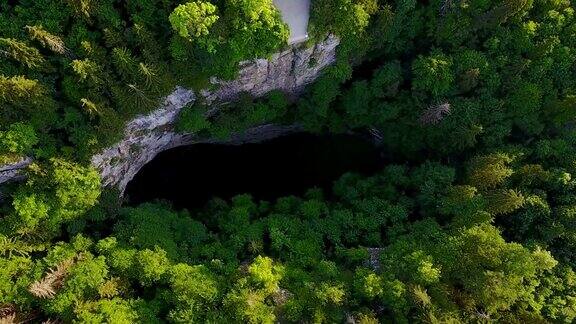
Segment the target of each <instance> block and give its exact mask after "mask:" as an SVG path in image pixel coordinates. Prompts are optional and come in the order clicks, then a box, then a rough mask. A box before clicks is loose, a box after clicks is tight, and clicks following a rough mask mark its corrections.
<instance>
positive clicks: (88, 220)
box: [0, 0, 576, 324]
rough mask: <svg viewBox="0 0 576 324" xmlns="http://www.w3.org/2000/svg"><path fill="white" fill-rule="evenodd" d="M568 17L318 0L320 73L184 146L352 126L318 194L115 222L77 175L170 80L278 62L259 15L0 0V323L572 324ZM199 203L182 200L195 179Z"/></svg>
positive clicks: (152, 5) (438, 3)
mask: <svg viewBox="0 0 576 324" xmlns="http://www.w3.org/2000/svg"><path fill="white" fill-rule="evenodd" d="M574 11H575V5H574V4H572V3H571V1H570V0H428V1H424V0H421V1H417V0H312V8H311V21H310V26H309V33H310V41H309V43H310V44H304V45H301V46H306V45H308V46H310V45H311V44H312V43H315V42H319V41H322V40H323V39H325V38H326V37H327V36H328V35H330V34H335V35H337V36H339V37H340V38H341V44H340V45H339V47H338V58H337V62H336V64H334V65H333V66H331V67H329V68H327V69H326V70H325V72H324V73H323V75H322V76H321V77H320V78H319V79H318V80H317V81H316V82H315V83H314V84H312V85H310V86H309V87H308V88H307V89H306V91H305V93H304V95H303V96H302V97H301V98H299V99H298V100H297V101H296V102H290V101H288V100H287V98H285V97H284V95H283V94H282V93H279V92H272V93H270V94H269V95H268V96H266V97H264V98H260V99H253V98H243V99H242V100H241V101H239V102H237V103H235V104H234V105H233V106H230V107H228V106H227V107H226V109H224V108H223V109H222V111H221V112H219V113H218V114H217V115H216V116H213V115H212V116H208V115H207V114H206V113H205V112H206V110H207V109H208V107H205V106H203V105H202V104H196V105H193V106H190V107H187V108H186V109H185V110H184V111H183V112H182V114H181V116H180V120H179V124H178V125H177V126H178V127H177V128H178V130H180V131H193V132H196V133H198V134H201V135H202V136H207V137H219V138H226V137H227V136H229V135H230V134H232V133H236V132H242V131H243V130H245V129H247V128H249V127H251V126H255V125H259V124H263V123H286V124H294V123H296V124H301V125H303V127H304V128H305V129H306V130H307V131H309V132H316V133H345V132H349V131H354V130H366V129H370V130H372V131H374V132H377V133H378V134H379V137H381V142H382V143H381V149H382V150H383V151H384V152H386V154H388V155H389V156H393V157H394V158H393V162H391V163H390V164H389V165H387V166H385V167H384V168H383V169H382V170H381V171H380V172H378V173H377V174H375V175H372V176H361V175H358V174H352V173H349V174H346V175H344V176H343V177H342V178H341V179H339V180H338V181H336V182H335V183H334V185H333V188H332V190H330V191H323V190H320V189H315V188H310V190H309V191H308V192H307V193H306V194H305V195H303V196H302V197H295V196H291V197H283V198H279V199H277V200H276V201H269V202H268V201H256V200H255V199H253V198H252V197H251V196H250V195H249V194H244V195H240V196H237V197H235V198H234V199H232V200H230V201H226V200H222V199H219V198H217V197H215V198H214V199H213V200H212V201H210V202H209V203H208V204H207V205H206V206H205V207H204V208H202V209H199V210H190V211H188V210H174V209H173V208H171V206H170V205H169V203H167V202H151V203H147V204H144V205H141V206H138V207H125V206H122V204H121V202H120V201H118V198H117V197H118V194H117V193H116V192H114V191H112V190H108V189H106V190H103V189H102V188H101V185H100V179H99V175H98V172H97V171H96V170H94V169H93V168H92V167H90V165H89V158H90V156H91V155H92V154H94V153H96V152H98V151H99V150H101V149H102V148H103V147H106V146H108V145H111V144H113V143H115V142H116V141H118V140H119V139H120V138H121V136H122V130H123V127H124V125H125V123H126V121H128V120H130V119H131V118H133V117H135V116H137V115H139V114H143V113H146V112H149V111H151V110H153V109H154V108H156V107H157V106H158V104H159V102H160V100H161V99H162V97H163V96H165V95H167V94H169V93H170V92H171V91H172V90H173V89H174V87H175V86H176V85H180V86H184V87H188V88H191V89H196V90H198V89H202V88H204V87H206V86H207V85H208V84H209V82H207V80H208V79H209V77H210V76H218V77H220V78H223V79H233V78H234V77H235V75H236V74H237V72H238V63H239V62H241V61H244V60H249V59H253V58H266V57H269V56H270V55H272V54H273V53H275V52H278V51H280V50H282V49H284V48H286V47H287V46H288V45H287V39H288V34H289V31H288V27H287V25H286V24H284V23H283V22H282V20H281V18H280V14H279V12H278V11H277V10H276V9H275V7H274V6H273V4H272V0H198V1H175V0H126V1H119V0H0V162H2V164H3V163H9V162H13V161H18V160H20V159H21V158H22V157H23V156H31V157H33V158H34V163H33V164H32V165H30V166H29V167H28V169H27V170H26V175H27V179H26V180H25V181H23V182H14V183H10V184H8V185H4V186H3V187H2V188H1V191H2V197H1V200H2V205H1V207H0V323H20V322H30V321H31V322H43V321H46V322H47V323H53V322H64V323H68V322H76V323H161V322H171V323H172V322H173V323H274V322H288V323H291V322H299V323H364V324H367V323H379V322H382V323H413V322H425V323H459V322H472V323H489V322H503V323H546V322H566V323H570V322H574V321H576V272H575V271H574V269H575V268H576V180H575V179H572V177H573V175H576V132H575V131H574V118H575V117H576V111H575V109H576V64H575V63H576V17H575V12H574ZM190 185H194V184H190Z"/></svg>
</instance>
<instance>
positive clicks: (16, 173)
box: [0, 156, 32, 184]
mask: <svg viewBox="0 0 576 324" xmlns="http://www.w3.org/2000/svg"><path fill="white" fill-rule="evenodd" d="M31 163H32V159H31V158H30V157H27V156H26V157H23V158H22V159H21V160H20V161H17V162H14V163H10V164H4V165H0V184H3V183H6V182H12V181H21V180H23V179H25V178H26V176H25V175H23V174H22V171H23V170H24V169H25V168H27V167H28V166H29V165H30V164H31Z"/></svg>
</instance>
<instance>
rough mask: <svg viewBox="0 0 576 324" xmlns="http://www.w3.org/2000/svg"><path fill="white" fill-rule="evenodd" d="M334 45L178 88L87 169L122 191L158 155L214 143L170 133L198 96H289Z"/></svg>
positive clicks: (212, 99)
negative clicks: (202, 86) (206, 86)
mask: <svg viewBox="0 0 576 324" xmlns="http://www.w3.org/2000/svg"><path fill="white" fill-rule="evenodd" d="M338 44H339V40H338V39H337V38H335V37H329V38H328V39H326V40H325V41H324V42H321V43H319V44H316V45H315V46H313V47H304V46H295V47H291V48H289V49H287V50H285V51H283V52H281V53H278V54H275V55H273V56H272V57H271V58H270V59H269V60H264V59H257V60H253V61H248V62H244V63H243V64H242V65H241V70H240V72H239V76H238V78H236V79H235V80H232V81H222V80H218V79H213V80H211V82H212V83H213V85H214V86H215V90H202V91H200V92H199V94H195V93H194V92H193V91H191V90H187V89H184V88H181V87H178V88H176V89H175V90H174V92H173V93H172V94H170V95H169V96H167V97H166V98H165V100H164V103H163V105H162V106H161V107H160V108H159V109H157V110H155V111H153V112H152V113H150V114H148V115H146V116H141V117H138V118H135V119H134V120H132V121H131V122H129V123H128V124H127V126H126V129H125V136H124V139H122V140H121V141H120V142H119V143H118V144H116V145H114V146H112V147H110V148H107V149H105V150H103V151H102V152H100V153H99V154H97V155H95V156H93V157H92V165H93V166H95V167H96V168H97V169H98V170H99V171H100V174H101V176H102V183H103V185H104V186H108V187H116V188H118V189H119V190H120V192H121V193H123V192H124V189H125V188H126V185H127V184H128V182H130V180H132V178H133V177H134V176H135V175H136V173H137V172H138V171H139V170H140V168H142V167H143V166H144V165H145V164H146V163H148V162H149V161H151V160H152V159H153V158H154V157H155V156H156V155H157V154H158V153H160V152H162V151H164V150H167V149H170V148H174V147H178V146H182V145H189V144H194V143H202V142H203V143H205V142H216V141H211V140H202V139H200V138H198V137H197V136H195V135H194V134H177V133H175V132H174V123H175V121H176V118H177V116H178V114H179V113H180V111H181V110H182V108H184V107H185V106H186V105H188V104H190V103H192V102H193V101H195V100H196V99H197V97H199V96H201V97H203V98H204V99H205V100H206V102H207V103H209V104H211V105H214V107H217V105H218V104H221V103H226V102H231V101H234V100H235V99H237V98H238V97H239V95H240V94H241V93H249V94H251V95H252V96H254V97H259V96H262V95H264V94H266V93H267V92H269V91H271V90H282V91H284V92H285V93H287V94H288V95H290V96H292V97H295V96H297V95H298V94H299V93H300V92H301V91H302V90H303V89H304V87H305V86H306V85H307V84H309V83H310V82H312V81H314V80H315V79H316V78H317V77H318V76H319V75H320V73H321V71H322V70H323V69H324V68H325V67H327V66H329V65H331V64H332V63H334V61H335V60H336V47H337V46H338ZM297 128H298V127H296V126H288V127H280V126H274V125H264V126H261V127H255V128H253V129H251V130H249V131H248V132H246V133H245V134H243V135H237V136H233V137H232V138H231V139H230V140H229V141H226V142H227V143H229V144H230V143H231V144H235V143H243V142H246V141H249V142H257V141H262V140H266V139H270V138H274V137H277V136H280V135H282V134H286V133H290V132H294V131H295V130H296V129H297Z"/></svg>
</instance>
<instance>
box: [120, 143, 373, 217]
mask: <svg viewBox="0 0 576 324" xmlns="http://www.w3.org/2000/svg"><path fill="white" fill-rule="evenodd" d="M379 167H380V154H379V152H378V149H377V148H376V147H375V146H374V145H373V144H372V142H371V141H369V140H366V139H365V138H362V137H359V136H354V135H312V134H306V133H299V134H292V135H286V136H282V137H279V138H275V139H272V140H267V141H264V142H260V143H255V144H242V145H224V144H194V145H189V146H182V147H177V148H174V149H170V150H167V151H164V152H162V153H160V154H158V155H157V156H156V157H155V158H154V159H153V160H152V161H150V162H149V163H148V164H146V165H145V166H144V167H143V168H142V169H141V170H140V171H139V172H138V174H137V175H136V176H135V177H134V179H133V180H132V181H131V182H130V183H129V184H128V186H127V188H126V199H127V203H128V204H129V205H138V204H141V203H144V202H148V201H154V200H167V201H169V202H171V203H172V204H173V206H174V207H175V208H177V209H182V208H186V209H195V208H200V207H202V206H204V204H205V203H206V202H208V201H209V200H210V199H211V198H213V197H220V198H223V199H229V198H232V197H233V196H235V195H238V194H243V193H249V194H251V195H252V196H253V197H254V198H255V199H257V200H274V199H277V198H280V197H283V196H288V195H302V194H304V193H305V192H306V190H307V189H309V188H313V187H319V188H322V189H324V191H325V192H326V193H328V194H329V193H330V189H331V186H332V183H333V182H334V181H335V180H337V179H338V178H339V177H340V176H341V175H342V174H344V173H346V172H359V173H363V174H371V173H373V172H376V171H377V170H378V169H379Z"/></svg>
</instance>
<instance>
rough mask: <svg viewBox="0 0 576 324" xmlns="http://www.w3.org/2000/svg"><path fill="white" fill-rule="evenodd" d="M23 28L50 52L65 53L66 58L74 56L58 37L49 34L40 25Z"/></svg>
mask: <svg viewBox="0 0 576 324" xmlns="http://www.w3.org/2000/svg"><path fill="white" fill-rule="evenodd" d="M24 28H25V29H26V31H27V32H28V34H29V35H30V38H32V39H33V40H36V41H38V42H39V43H40V44H42V46H44V47H45V48H48V49H49V50H51V51H52V52H54V53H56V54H61V55H65V56H66V57H68V58H72V57H73V56H74V55H73V54H72V52H71V51H70V49H68V48H67V47H66V45H65V44H64V41H62V39H61V38H60V37H58V36H56V35H52V34H50V33H49V32H48V31H46V30H45V29H44V28H43V27H42V26H26V27H24Z"/></svg>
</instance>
